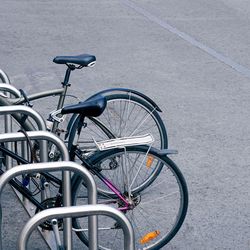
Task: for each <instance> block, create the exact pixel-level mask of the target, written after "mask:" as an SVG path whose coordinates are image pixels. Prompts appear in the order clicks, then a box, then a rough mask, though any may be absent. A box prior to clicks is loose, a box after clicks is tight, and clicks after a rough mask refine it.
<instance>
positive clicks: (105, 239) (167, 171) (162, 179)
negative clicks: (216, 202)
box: [72, 146, 188, 250]
mask: <svg viewBox="0 0 250 250" xmlns="http://www.w3.org/2000/svg"><path fill="white" fill-rule="evenodd" d="M147 152H148V148H147V147H144V146H139V147H138V146H137V147H128V148H127V149H126V154H130V156H129V157H135V156H136V155H137V154H138V155H139V156H140V157H141V156H142V157H145V154H146V153H147ZM123 154H124V150H123V149H114V150H108V151H103V152H100V153H97V154H95V155H93V156H92V157H90V158H89V159H88V160H89V162H90V163H91V164H93V166H98V165H99V164H103V163H105V162H106V161H109V159H111V158H113V157H117V155H123ZM148 154H149V155H151V156H153V158H154V161H156V162H155V163H154V164H159V162H158V161H160V162H161V163H160V164H162V165H164V167H163V168H162V171H161V174H160V175H159V176H158V177H157V178H156V179H154V181H152V182H151V183H148V185H147V186H144V188H143V189H142V190H141V191H136V192H135V191H133V192H132V196H131V200H133V202H134V203H137V204H133V205H134V208H132V209H131V210H129V211H127V212H126V215H127V216H128V218H129V220H130V222H131V223H132V226H133V228H134V231H135V243H136V249H137V250H139V249H145V250H146V249H147V250H158V249H160V248H162V247H163V246H164V245H166V244H167V243H168V242H169V241H170V240H171V239H172V238H173V237H174V236H175V235H176V233H177V232H178V231H179V229H180V228H181V225H182V223H183V221H184V219H185V216H186V213H187V208H188V190H187V185H186V181H185V179H184V177H183V175H182V173H181V172H180V170H179V168H178V167H177V166H176V164H175V163H174V162H173V161H172V160H170V159H169V158H168V157H167V156H162V155H160V154H159V153H158V151H157V150H156V149H150V151H149V152H148ZM124 155H125V154H124ZM133 155H134V156H133ZM127 157H128V155H127ZM136 157H137V156H136ZM130 159H132V158H130ZM131 174H132V173H131ZM99 184H100V183H98V182H97V186H98V185H99ZM113 184H114V185H116V184H117V183H114V182H113ZM120 184H121V183H120ZM118 186H119V183H118ZM84 193H86V189H85V186H84V185H82V180H81V178H80V177H79V176H75V177H73V179H72V202H73V204H74V205H75V204H78V205H80V204H86V203H87V196H84ZM125 193H126V190H123V194H124V195H125ZM78 194H81V196H79V195H78ZM128 199H129V197H128ZM110 201H113V202H115V203H114V204H113V205H114V206H115V207H116V208H118V209H119V206H120V204H119V201H116V200H115V199H114V197H113V196H110V197H107V198H106V197H105V196H103V194H99V195H98V202H99V203H104V204H107V202H108V203H110ZM165 210H166V211H165ZM162 215H164V217H162ZM98 218H99V219H98V222H99V225H100V227H102V226H103V228H106V230H100V231H99V232H98V234H99V236H100V238H99V242H100V244H101V245H99V249H102V250H103V249H113V250H115V249H122V241H120V239H122V235H121V236H120V232H119V229H117V228H115V223H114V222H113V221H112V220H111V219H107V218H104V217H102V216H100V217H98ZM85 220H86V218H77V219H74V220H73V227H74V228H75V229H78V230H79V229H81V228H83V227H84V228H85V225H87V224H85V223H87V222H86V221H85ZM168 222H169V223H171V222H173V223H172V224H171V225H170V226H169V225H167V223H168ZM138 224H140V225H138ZM108 226H110V227H108ZM112 227H113V229H111V228H112ZM168 227H169V228H170V229H169V230H168V229H167V228H168ZM108 229H110V230H108ZM116 229H117V230H116ZM164 230H165V231H164ZM107 231H108V232H107ZM120 231H121V230H120ZM156 231H157V232H160V233H159V235H156V236H155V238H154V239H151V241H149V242H148V243H145V242H142V243H140V240H142V239H144V240H145V237H144V238H143V236H144V235H145V236H148V235H149V234H150V233H153V232H156ZM76 234H77V236H78V237H79V239H80V240H81V241H82V242H83V243H84V244H86V245H88V238H87V235H86V231H84V232H83V231H77V232H76ZM143 243H144V244H143ZM112 244H113V245H112Z"/></svg>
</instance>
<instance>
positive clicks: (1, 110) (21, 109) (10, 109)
mask: <svg viewBox="0 0 250 250" xmlns="http://www.w3.org/2000/svg"><path fill="white" fill-rule="evenodd" d="M15 113H22V114H25V115H27V116H30V117H32V118H33V119H34V121H35V122H36V124H37V126H38V130H43V131H46V125H45V122H44V120H43V118H42V117H41V116H40V115H39V114H38V113H37V112H36V111H35V110H33V109H32V108H30V107H27V106H23V105H14V106H4V107H0V115H3V114H15ZM39 144H40V147H41V148H42V150H41V151H40V158H41V161H42V162H46V161H48V143H47V141H46V140H42V141H41V142H40V143H39ZM6 168H7V169H9V168H10V166H6Z"/></svg>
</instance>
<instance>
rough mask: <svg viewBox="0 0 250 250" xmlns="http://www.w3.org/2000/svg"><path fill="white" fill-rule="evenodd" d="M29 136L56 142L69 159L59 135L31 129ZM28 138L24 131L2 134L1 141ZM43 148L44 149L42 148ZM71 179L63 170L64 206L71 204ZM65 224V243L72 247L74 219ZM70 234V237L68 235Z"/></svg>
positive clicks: (63, 158) (68, 173)
mask: <svg viewBox="0 0 250 250" xmlns="http://www.w3.org/2000/svg"><path fill="white" fill-rule="evenodd" d="M27 134H28V136H29V138H30V139H31V140H32V139H34V140H47V141H51V142H52V143H54V144H55V145H56V146H57V147H58V149H59V151H60V152H61V155H62V160H63V161H69V153H68V150H67V148H66V146H65V144H64V142H63V141H62V140H61V139H60V138H59V137H57V136H56V135H54V134H52V133H50V132H47V131H30V132H27ZM21 140H26V137H25V136H24V134H22V133H20V132H19V133H7V134H1V135H0V142H10V141H21ZM41 150H42V149H41ZM70 182H71V179H70V172H68V171H63V188H64V190H67V191H66V192H65V195H64V196H63V204H64V206H66V207H67V206H70V205H71V192H70V191H71V183H70ZM64 224H65V226H64V239H65V240H66V241H67V243H65V244H66V245H67V246H69V249H71V245H72V242H71V237H70V236H71V227H72V221H71V219H70V218H67V219H65V223H64ZM67 235H68V236H69V237H68V238H67V237H66V236H67Z"/></svg>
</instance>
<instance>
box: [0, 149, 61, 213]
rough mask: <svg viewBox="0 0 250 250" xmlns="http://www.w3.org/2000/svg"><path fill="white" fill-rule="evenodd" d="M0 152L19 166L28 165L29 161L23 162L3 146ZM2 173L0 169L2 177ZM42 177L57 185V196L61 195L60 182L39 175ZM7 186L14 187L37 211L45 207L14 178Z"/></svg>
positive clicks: (51, 177) (48, 175)
mask: <svg viewBox="0 0 250 250" xmlns="http://www.w3.org/2000/svg"><path fill="white" fill-rule="evenodd" d="M0 152H2V153H4V154H5V155H8V156H10V157H11V158H13V159H14V160H16V161H17V162H20V163H21V164H30V162H29V161H27V160H25V159H24V158H23V157H21V156H19V155H17V154H15V153H13V152H12V151H10V150H8V149H7V148H5V147H4V146H2V145H0ZM3 173H4V171H3V170H2V169H0V175H2V174H3ZM41 175H42V176H43V177H45V178H46V180H48V181H52V182H54V183H56V184H58V185H59V191H58V194H60V195H61V194H62V181H61V180H60V179H58V178H56V177H55V176H53V175H51V174H49V173H41ZM9 184H10V185H11V186H12V187H14V188H15V189H16V190H17V191H18V192H20V193H21V194H22V195H23V196H24V197H25V198H27V199H28V200H29V201H30V202H31V203H33V204H34V205H35V206H36V207H37V208H38V209H39V210H43V209H45V208H46V207H44V206H43V205H42V204H41V203H40V202H39V201H37V200H36V199H35V198H34V197H33V196H32V193H31V192H30V190H29V189H28V188H26V187H25V186H24V185H23V184H22V183H21V182H20V181H19V180H18V179H16V178H14V179H12V180H10V181H9Z"/></svg>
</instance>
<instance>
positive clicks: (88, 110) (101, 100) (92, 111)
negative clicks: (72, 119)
mask: <svg viewBox="0 0 250 250" xmlns="http://www.w3.org/2000/svg"><path fill="white" fill-rule="evenodd" d="M106 104H107V100H106V98H105V97H103V96H101V95H98V96H95V97H93V98H91V99H88V100H87V101H85V102H80V103H78V104H74V105H69V106H66V107H64V108H62V111H61V113H62V114H70V113H75V114H81V115H83V116H92V117H97V116H99V115H101V114H102V112H103V111H104V109H105V107H106Z"/></svg>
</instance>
